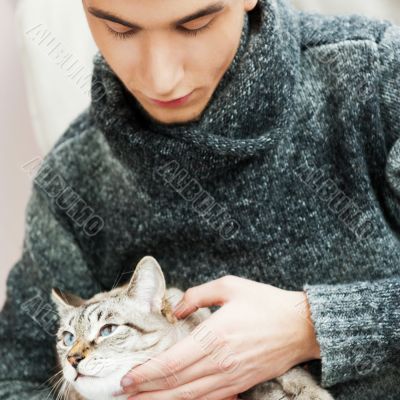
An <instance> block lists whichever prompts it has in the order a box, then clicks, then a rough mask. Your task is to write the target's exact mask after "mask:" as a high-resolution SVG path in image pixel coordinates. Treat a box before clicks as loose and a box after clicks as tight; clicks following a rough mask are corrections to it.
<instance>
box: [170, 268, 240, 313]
mask: <svg viewBox="0 0 400 400" xmlns="http://www.w3.org/2000/svg"><path fill="white" fill-rule="evenodd" d="M232 278H234V277H233V276H232V277H231V276H230V275H226V276H223V277H222V278H218V279H214V280H212V281H210V282H206V283H203V284H202V285H198V286H193V287H191V288H189V289H188V290H186V291H185V293H184V294H183V297H182V299H181V300H180V301H179V303H178V304H177V305H176V306H175V309H174V311H175V315H176V316H177V317H178V318H184V317H186V316H187V315H189V314H191V313H193V312H194V311H196V310H197V309H198V308H201V307H211V306H215V305H223V304H224V303H226V301H227V300H228V295H229V292H228V291H227V290H225V288H226V285H227V283H228V281H230V280H232Z"/></svg>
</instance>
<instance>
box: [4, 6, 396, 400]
mask: <svg viewBox="0 0 400 400" xmlns="http://www.w3.org/2000/svg"><path fill="white" fill-rule="evenodd" d="M260 6H261V7H260V8H258V9H256V10H255V12H254V13H250V14H249V16H248V17H246V18H245V25H244V28H243V32H242V36H241V39H240V44H239V48H238V50H237V53H236V55H235V58H234V60H233V62H232V64H231V65H230V66H229V68H228V70H227V71H226V73H225V75H224V76H223V77H222V79H221V81H220V82H219V85H218V87H217V89H216V91H215V92H214V94H213V97H212V98H211V100H210V102H209V104H208V105H207V107H206V109H205V110H204V112H203V113H202V115H201V116H200V118H198V120H196V121H192V122H190V123H186V124H170V125H166V124H161V123H159V122H157V121H156V120H153V119H152V117H151V116H150V115H148V114H147V113H146V111H145V110H144V109H142V108H141V106H140V104H138V103H137V102H136V100H135V98H134V97H133V96H132V95H130V93H129V92H128V91H127V89H126V88H125V87H124V85H123V84H122V82H121V81H120V80H119V79H118V77H117V76H116V75H115V74H114V73H113V71H112V70H111V68H110V67H109V66H108V64H107V62H106V61H105V59H104V58H103V57H102V55H101V54H100V53H98V54H97V55H96V57H95V58H94V70H93V72H94V73H93V81H92V102H91V104H90V107H88V108H87V109H86V110H84V111H83V112H82V113H81V114H80V115H79V116H78V117H77V118H76V119H75V120H74V121H73V122H72V123H71V125H70V126H69V127H68V129H67V130H66V132H65V133H64V135H63V136H62V138H61V139H60V140H59V141H58V142H57V143H56V145H55V146H54V147H53V148H52V150H51V151H50V152H49V153H48V154H47V155H46V157H45V159H44V160H43V162H42V163H41V164H40V165H37V163H35V162H33V161H32V162H31V163H28V164H27V165H26V166H25V167H24V168H25V169H26V171H28V172H29V173H31V174H32V176H33V177H34V179H33V185H32V194H31V198H30V201H29V204H28V207H27V210H26V231H25V238H24V246H23V252H22V255H21V258H20V260H19V261H18V262H17V263H16V264H15V265H14V267H13V268H12V270H11V273H10V275H9V278H8V281H7V300H6V304H5V306H4V308H3V310H2V312H1V314H0V400H16V399H18V400H25V399H26V400H27V399H32V398H35V399H46V398H49V399H51V398H52V395H51V394H50V389H49V387H48V386H47V384H48V383H46V381H47V379H48V378H49V377H50V376H51V375H52V373H54V368H55V349H54V342H55V337H54V333H55V330H56V328H57V317H56V315H55V309H54V307H53V305H52V303H51V302H50V290H51V288H52V287H60V288H61V289H64V290H66V291H70V292H73V293H76V294H78V295H80V296H82V297H89V296H92V295H94V294H95V293H97V292H99V291H101V290H110V289H111V288H112V287H114V286H115V285H117V284H122V283H124V282H126V281H127V280H128V279H129V277H130V274H131V273H132V268H133V267H134V265H136V263H137V262H138V261H139V259H140V258H141V257H143V256H144V255H148V254H150V255H153V256H154V257H156V258H157V260H158V261H159V262H160V265H161V266H162V268H163V270H164V272H165V277H166V280H167V283H168V284H169V285H173V286H178V287H180V288H181V289H182V290H185V289H187V288H189V287H191V286H195V285H198V284H201V283H204V282H207V281H210V280H213V279H217V278H219V277H222V276H224V275H227V274H233V275H237V276H242V277H245V278H248V279H252V280H255V281H259V282H265V283H269V284H272V285H275V286H277V287H280V288H284V289H288V290H305V291H306V293H307V297H308V300H309V302H310V307H311V314H312V320H313V322H314V325H315V329H316V334H317V340H318V342H319V344H320V346H321V360H314V361H312V362H310V368H311V372H312V373H313V374H314V375H315V377H316V378H317V380H318V381H319V382H320V384H321V385H323V386H324V387H327V388H329V390H330V391H331V393H332V394H333V396H334V397H335V399H343V400H350V399H351V400H361V399H362V400H376V399H381V398H384V399H399V398H400V387H399V382H400V345H399V343H400V273H399V265H400V264H399V262H400V245H399V238H400V235H399V234H400V140H398V138H399V136H398V134H399V132H400V117H399V115H400V114H399V113H398V110H399V107H400V101H399V98H400V84H399V82H400V61H399V60H400V28H399V27H397V26H394V25H392V24H390V23H389V22H388V21H383V20H374V19H368V18H366V17H361V16H356V15H352V16H322V15H318V14H309V13H303V12H298V11H295V10H294V9H292V8H291V6H290V5H289V4H288V3H287V2H286V1H285V0H261V1H260ZM300 308H301V307H300ZM300 308H299V309H300ZM47 396H49V397H47Z"/></svg>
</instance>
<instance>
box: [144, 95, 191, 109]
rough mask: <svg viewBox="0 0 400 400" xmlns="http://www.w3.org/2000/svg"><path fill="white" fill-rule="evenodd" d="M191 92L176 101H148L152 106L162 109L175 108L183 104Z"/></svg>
mask: <svg viewBox="0 0 400 400" xmlns="http://www.w3.org/2000/svg"><path fill="white" fill-rule="evenodd" d="M192 93H193V92H190V93H188V94H187V95H185V96H183V97H179V98H178V99H174V100H170V101H162V100H157V99H150V100H151V101H152V102H153V103H154V104H157V105H159V106H162V107H176V106H179V105H182V104H184V103H185V102H186V101H187V100H188V99H189V97H190V95H191V94H192Z"/></svg>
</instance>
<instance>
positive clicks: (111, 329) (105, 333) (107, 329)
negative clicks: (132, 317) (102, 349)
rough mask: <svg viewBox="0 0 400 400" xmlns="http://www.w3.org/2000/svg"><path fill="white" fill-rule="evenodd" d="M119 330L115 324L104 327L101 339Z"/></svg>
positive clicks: (101, 330) (101, 331)
mask: <svg viewBox="0 0 400 400" xmlns="http://www.w3.org/2000/svg"><path fill="white" fill-rule="evenodd" d="M117 328H118V325H115V324H107V325H104V326H103V327H102V328H101V329H100V336H101V337H107V336H110V335H111V334H112V333H113V332H114V331H115V330H116V329H117Z"/></svg>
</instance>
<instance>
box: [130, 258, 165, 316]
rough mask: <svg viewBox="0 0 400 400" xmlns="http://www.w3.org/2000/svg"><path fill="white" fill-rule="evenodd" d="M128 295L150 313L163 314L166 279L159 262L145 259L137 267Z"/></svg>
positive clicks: (153, 259)
mask: <svg viewBox="0 0 400 400" xmlns="http://www.w3.org/2000/svg"><path fill="white" fill-rule="evenodd" d="M127 294H128V296H130V297H134V298H135V300H138V301H140V302H141V303H143V304H144V305H145V307H146V309H147V311H149V312H155V313H161V309H162V307H163V298H164V295H165V278H164V274H163V272H162V270H161V267H160V265H159V264H158V262H157V260H156V259H155V258H154V257H152V256H145V257H143V258H142V259H141V260H140V261H139V262H138V263H137V265H136V268H135V271H134V273H133V275H132V278H131V280H130V282H129V284H128V288H127Z"/></svg>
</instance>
